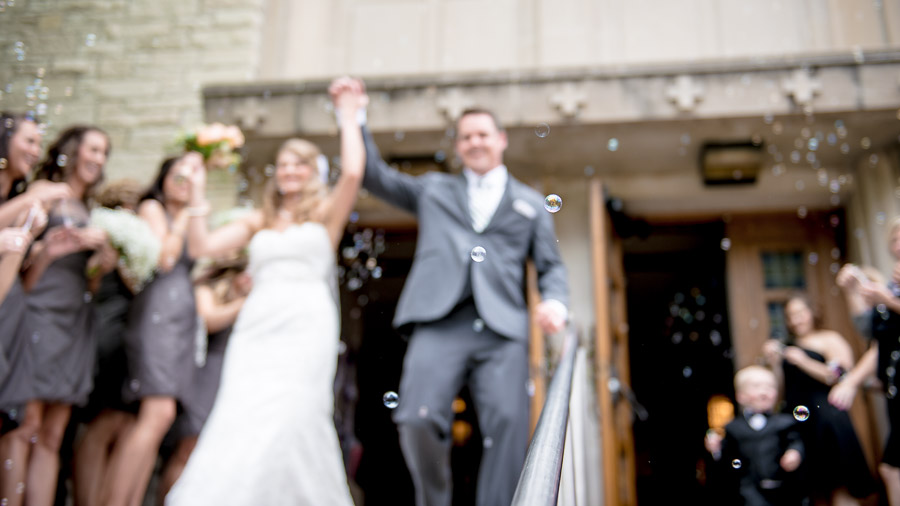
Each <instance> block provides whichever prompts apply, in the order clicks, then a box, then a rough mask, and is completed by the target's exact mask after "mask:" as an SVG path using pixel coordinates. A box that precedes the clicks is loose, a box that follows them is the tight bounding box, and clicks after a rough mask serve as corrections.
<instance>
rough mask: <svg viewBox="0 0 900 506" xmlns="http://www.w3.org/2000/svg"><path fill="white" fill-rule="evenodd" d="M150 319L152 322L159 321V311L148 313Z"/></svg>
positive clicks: (160, 318)
mask: <svg viewBox="0 0 900 506" xmlns="http://www.w3.org/2000/svg"><path fill="white" fill-rule="evenodd" d="M150 321H152V322H153V323H159V322H160V321H162V315H161V314H159V313H152V314H151V315H150Z"/></svg>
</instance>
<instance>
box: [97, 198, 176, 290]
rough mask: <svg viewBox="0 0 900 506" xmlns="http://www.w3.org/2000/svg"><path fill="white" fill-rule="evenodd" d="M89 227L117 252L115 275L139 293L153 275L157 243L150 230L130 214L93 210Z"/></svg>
mask: <svg viewBox="0 0 900 506" xmlns="http://www.w3.org/2000/svg"><path fill="white" fill-rule="evenodd" d="M91 225H93V226H95V227H97V228H100V229H103V230H104V231H106V233H107V235H108V236H109V242H110V244H111V245H112V247H113V248H115V250H116V251H118V252H119V273H120V274H121V275H122V277H123V278H125V281H126V282H127V283H128V284H129V285H130V286H131V289H132V290H133V291H134V292H135V293H137V292H139V291H140V290H141V289H142V288H143V287H144V285H146V284H147V282H149V281H150V279H152V278H153V274H154V273H155V272H156V266H157V263H158V261H159V250H160V246H161V245H160V242H159V239H157V238H156V236H155V235H153V231H152V230H150V226H149V225H148V224H147V222H145V221H144V220H142V219H140V218H139V217H138V216H137V215H135V214H134V213H132V212H130V211H125V210H119V209H108V208H105V207H97V208H95V209H94V210H92V211H91Z"/></svg>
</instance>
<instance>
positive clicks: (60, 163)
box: [56, 155, 69, 167]
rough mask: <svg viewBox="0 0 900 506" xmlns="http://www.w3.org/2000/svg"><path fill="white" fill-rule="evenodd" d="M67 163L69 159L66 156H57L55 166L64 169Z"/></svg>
mask: <svg viewBox="0 0 900 506" xmlns="http://www.w3.org/2000/svg"><path fill="white" fill-rule="evenodd" d="M67 163H69V157H68V156H66V155H59V156H57V157H56V165H58V166H60V167H65V166H66V164H67Z"/></svg>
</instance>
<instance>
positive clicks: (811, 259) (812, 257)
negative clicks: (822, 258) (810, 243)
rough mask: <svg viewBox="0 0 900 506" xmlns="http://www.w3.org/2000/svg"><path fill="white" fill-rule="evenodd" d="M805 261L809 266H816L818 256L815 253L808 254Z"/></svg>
mask: <svg viewBox="0 0 900 506" xmlns="http://www.w3.org/2000/svg"><path fill="white" fill-rule="evenodd" d="M807 261H808V262H809V265H816V264H817V263H819V254H818V253H816V252H812V253H810V254H809V257H808V258H807Z"/></svg>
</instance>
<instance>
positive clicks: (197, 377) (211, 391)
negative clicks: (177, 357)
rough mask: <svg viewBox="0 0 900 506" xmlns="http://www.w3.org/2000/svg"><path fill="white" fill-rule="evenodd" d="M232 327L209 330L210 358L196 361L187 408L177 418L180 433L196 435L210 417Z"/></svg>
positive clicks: (186, 396) (185, 400)
mask: <svg viewBox="0 0 900 506" xmlns="http://www.w3.org/2000/svg"><path fill="white" fill-rule="evenodd" d="M231 329H232V327H228V328H226V329H222V330H220V331H218V332H214V333H212V334H209V338H208V340H207V345H206V361H205V362H204V364H203V366H202V367H198V366H197V365H194V370H193V379H192V381H191V382H190V384H189V385H188V388H187V390H186V392H185V395H184V402H183V404H184V411H183V412H181V413H180V414H179V415H178V419H177V420H176V422H175V428H174V429H175V432H176V433H177V436H178V437H188V436H196V435H197V434H200V429H202V428H203V424H205V423H206V419H207V418H209V413H210V412H211V411H212V408H213V403H214V402H215V400H216V393H218V391H219V381H220V380H221V378H222V362H223V361H224V360H225V348H226V347H227V346H228V337H229V336H230V335H231Z"/></svg>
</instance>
